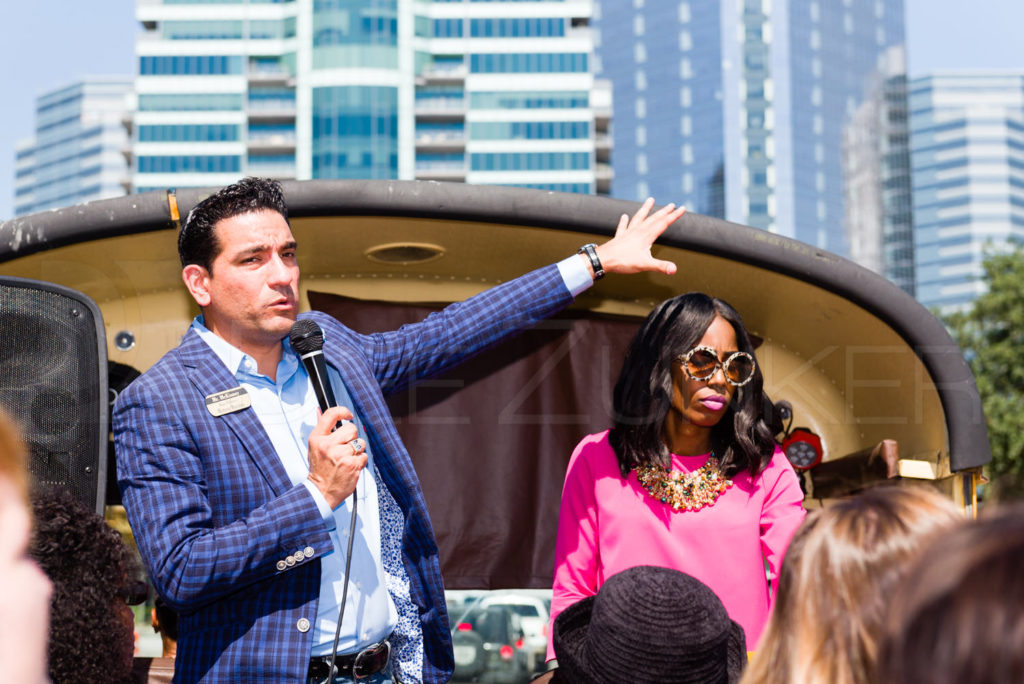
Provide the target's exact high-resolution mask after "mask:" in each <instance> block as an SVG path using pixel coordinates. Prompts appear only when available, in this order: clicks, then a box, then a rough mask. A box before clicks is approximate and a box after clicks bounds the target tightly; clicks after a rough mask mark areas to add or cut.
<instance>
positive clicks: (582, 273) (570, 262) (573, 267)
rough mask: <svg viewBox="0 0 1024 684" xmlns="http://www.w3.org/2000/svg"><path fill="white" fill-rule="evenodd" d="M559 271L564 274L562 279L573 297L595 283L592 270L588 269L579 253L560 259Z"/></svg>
mask: <svg viewBox="0 0 1024 684" xmlns="http://www.w3.org/2000/svg"><path fill="white" fill-rule="evenodd" d="M558 272H559V273H561V274H562V281H563V282H564V283H565V287H566V288H567V289H568V290H569V292H571V293H572V296H573V297H576V296H577V295H579V293H581V292H583V291H584V290H586V289H587V288H588V287H590V286H591V285H593V284H594V279H593V278H592V277H591V276H590V271H588V270H587V267H586V265H585V264H584V263H583V259H581V258H580V256H579V254H573V255H572V256H571V257H568V258H566V259H562V260H561V261H559V262H558Z"/></svg>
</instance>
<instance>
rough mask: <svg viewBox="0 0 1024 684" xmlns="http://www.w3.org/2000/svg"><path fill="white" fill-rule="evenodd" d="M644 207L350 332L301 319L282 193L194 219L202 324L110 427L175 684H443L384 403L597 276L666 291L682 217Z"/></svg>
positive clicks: (423, 547) (401, 466)
mask: <svg viewBox="0 0 1024 684" xmlns="http://www.w3.org/2000/svg"><path fill="white" fill-rule="evenodd" d="M652 206H653V201H651V200H648V201H647V202H646V203H644V205H643V206H642V207H641V209H640V210H639V211H638V212H637V213H636V214H635V215H634V216H633V217H632V218H631V219H630V218H629V217H627V216H623V217H622V219H621V221H620V223H619V226H618V229H617V231H616V235H615V237H614V238H612V239H611V240H609V241H608V242H606V243H605V244H603V245H600V246H594V245H588V246H586V247H585V248H584V249H581V251H580V254H579V255H573V256H572V257H570V258H568V259H566V260H565V261H563V262H560V263H559V264H556V265H552V266H548V267H546V268H542V269H540V270H538V271H534V272H533V273H530V274H527V275H525V276H523V277H521V278H518V279H516V280H514V281H511V282H509V283H506V284H503V285H500V286H498V287H495V288H492V289H490V290H487V291H486V292H483V293H481V294H479V295H476V296H474V297H472V298H470V299H468V300H466V301H465V302H461V303H456V304H452V305H450V306H449V307H447V308H445V309H444V310H443V311H440V312H438V313H436V314H433V315H431V316H430V317H428V318H427V319H425V320H424V321H422V322H420V323H417V324H414V325H409V326H404V327H403V328H401V329H399V330H397V331H394V332H390V333H378V334H374V335H361V334H357V333H355V332H354V331H352V330H350V329H348V328H346V327H345V326H343V325H341V324H340V323H338V322H337V321H335V320H334V319H333V318H331V317H329V316H327V315H325V314H322V313H319V312H311V313H308V314H303V315H302V316H298V295H299V286H298V285H299V269H298V263H297V260H296V248H297V246H296V244H295V240H294V238H293V237H292V233H291V229H290V227H289V224H288V219H287V216H288V214H287V208H286V206H285V203H284V199H283V196H282V193H281V190H280V187H279V186H278V185H277V183H275V182H273V181H266V180H262V179H253V178H250V179H245V180H243V181H241V182H239V183H237V184H235V185H232V186H228V187H227V188H224V189H223V190H221V191H219V192H218V193H216V194H214V195H212V196H211V197H209V198H207V199H206V200H204V201H203V202H201V203H200V204H199V205H197V206H196V208H195V209H193V211H192V212H191V213H190V214H189V217H188V220H187V221H186V222H185V225H184V226H183V227H182V230H181V234H180V235H179V240H178V249H179V255H180V256H181V260H182V266H183V270H182V277H183V280H184V282H185V285H186V287H187V288H188V289H189V292H190V293H191V294H192V296H193V297H194V298H195V300H196V302H197V303H198V304H199V306H200V308H201V310H202V315H201V316H199V317H197V318H196V320H195V321H194V322H193V324H192V326H191V328H190V329H189V331H188V332H187V334H186V335H185V337H184V339H183V340H182V342H181V344H180V345H179V346H178V347H177V348H175V349H173V350H171V351H170V352H168V353H167V354H166V355H165V356H164V357H163V358H162V359H161V360H160V361H158V362H157V363H156V364H155V365H154V366H153V367H152V368H151V369H150V370H149V371H147V372H146V373H145V374H144V375H143V376H142V377H140V378H139V379H137V380H136V381H135V382H133V383H132V384H131V385H130V386H129V387H128V388H127V389H126V390H125V391H124V392H122V393H121V395H120V396H119V397H118V400H117V403H116V405H115V407H114V416H113V421H114V435H115V446H116V453H117V471H118V482H119V485H120V488H121V492H122V497H123V501H124V505H125V509H126V510H127V513H128V518H129V521H130V523H131V526H132V530H133V531H134V533H135V537H136V540H137V541H138V544H139V550H140V551H141V553H142V558H143V560H144V562H145V564H146V567H147V569H148V571H149V573H150V577H151V578H152V581H153V583H154V585H155V586H156V589H157V591H158V592H159V593H160V595H161V596H163V597H164V599H165V600H166V601H167V603H168V604H169V605H170V606H171V607H173V608H174V609H175V610H177V611H178V612H179V614H180V624H179V642H178V655H177V663H176V672H175V681H179V682H199V681H204V682H226V681H231V682H274V683H275V684H276V683H279V682H314V681H317V682H319V681H332V682H347V681H351V679H352V678H353V677H358V678H360V679H365V680H366V681H368V682H405V683H407V684H412V683H418V682H430V683H440V682H446V681H448V680H449V679H450V677H451V673H452V670H453V657H452V646H451V637H450V633H449V627H448V618H447V613H446V610H445V600H444V587H443V583H442V579H441V572H440V564H439V560H438V549H437V544H436V542H435V539H434V534H433V530H432V528H431V524H430V519H429V516H428V515H427V510H426V504H425V502H424V499H423V492H422V490H421V488H420V485H419V481H418V479H417V477H416V473H415V472H414V470H413V467H412V463H411V461H410V459H409V455H408V453H407V451H406V449H405V446H404V445H403V444H402V442H401V440H400V439H399V436H398V433H397V431H396V429H395V425H394V423H393V421H392V419H391V416H390V414H389V412H388V410H387V406H386V404H385V396H386V395H388V394H389V393H391V392H395V391H397V390H400V389H403V388H405V387H406V386H408V385H409V384H411V383H414V382H416V381H417V380H419V379H421V378H424V377H428V376H431V375H436V374H437V373H440V372H443V371H444V370H446V369H447V368H450V367H451V366H452V365H454V364H457V363H459V362H461V361H463V360H465V359H466V358H468V357H469V356H471V355H473V354H475V353H477V352H478V351H480V350H481V349H483V348H485V347H487V346H490V345H492V344H494V343H496V342H498V341H500V340H501V339H503V338H505V337H507V336H509V335H511V334H514V333H515V332H517V331H519V330H522V329H524V328H527V327H529V326H531V325H533V324H535V323H537V322H538V321H540V320H542V319H543V318H545V317H547V316H550V315H551V314H553V313H555V312H556V311H558V310H560V309H561V308H563V307H564V306H566V305H567V304H569V303H570V302H571V301H572V298H573V296H574V295H575V294H577V293H578V292H580V291H582V290H583V289H585V288H586V287H588V286H589V285H590V284H591V283H592V282H593V280H594V279H596V278H599V277H600V276H601V275H603V272H614V273H636V272H640V271H648V270H657V271H661V272H664V273H669V274H671V273H673V272H674V271H675V266H674V265H673V264H671V263H669V262H664V261H659V260H656V259H654V258H652V257H651V254H650V247H651V245H652V244H653V242H654V240H655V239H656V238H657V237H658V236H659V235H660V234H661V233H662V231H664V229H665V228H666V227H667V226H668V225H670V224H671V223H673V222H674V221H675V220H676V219H677V218H679V217H680V216H681V215H682V213H683V211H684V210H683V209H682V208H679V209H675V208H674V207H673V205H669V206H667V207H664V208H662V209H660V210H659V211H657V212H655V213H653V214H652V213H650V210H651V208H652ZM602 269H603V270H602ZM297 318H310V319H312V320H314V321H315V322H316V323H318V324H319V325H320V327H321V328H322V330H323V332H324V338H325V345H324V354H325V358H326V362H327V367H328V378H329V380H330V384H331V385H332V387H333V389H334V392H335V393H336V395H337V399H338V404H339V407H336V408H332V409H330V410H328V411H326V412H323V414H322V415H320V414H319V411H318V408H317V402H316V398H315V394H314V392H313V390H312V386H311V383H310V380H309V376H308V374H307V372H306V370H305V369H304V368H303V365H302V363H300V362H299V361H298V358H297V354H296V353H295V352H294V351H293V350H292V348H291V345H290V343H289V340H288V332H289V330H290V329H291V326H292V324H293V323H294V322H295V320H296V319H297ZM339 421H343V424H342V425H341V426H340V427H337V429H334V428H335V426H336V425H338V423H339ZM364 471H365V475H363V476H362V477H360V474H361V473H363V472H364ZM353 494H355V496H353ZM355 501H358V503H355ZM353 506H357V507H358V518H356V517H351V518H350V514H351V513H352V508H353ZM350 519H351V520H358V525H355V526H354V527H353V528H352V529H353V530H354V534H352V535H351V536H352V540H351V542H352V543H353V544H354V545H353V547H352V548H353V551H352V554H351V559H348V558H347V556H348V553H347V546H348V542H349V536H350V534H349V520H350ZM346 560H350V561H351V573H350V574H349V575H346V572H345V570H344V568H345V561H346ZM346 577H348V583H347V584H346V583H345V581H344V579H345V578H346ZM343 605H345V606H347V607H346V608H345V609H344V612H343V613H342V615H343V618H342V619H341V624H340V626H339V624H338V622H339V608H341V607H342V606H343ZM336 631H337V632H338V634H337V636H336V634H335V633H336ZM332 653H333V654H337V655H336V656H335V657H333V658H332V657H331V654H332ZM332 662H333V664H334V665H335V667H336V672H337V674H336V675H335V676H334V677H330V676H329V675H330V671H329V669H328V668H329V664H330V663H332Z"/></svg>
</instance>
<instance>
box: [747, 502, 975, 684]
mask: <svg viewBox="0 0 1024 684" xmlns="http://www.w3.org/2000/svg"><path fill="white" fill-rule="evenodd" d="M962 521H963V514H962V512H961V511H960V510H959V509H958V508H957V507H956V506H955V505H954V504H953V502H952V501H950V500H949V499H947V498H945V497H943V496H941V495H940V494H938V493H937V492H935V491H932V490H929V489H925V488H922V487H897V486H883V487H876V488H874V489H871V490H868V491H866V492H864V493H862V494H859V495H857V496H854V497H850V498H848V499H843V500H841V501H838V502H836V503H834V504H831V505H829V506H826V507H825V508H822V509H819V510H817V511H813V512H812V513H811V514H810V515H808V516H807V519H806V520H805V521H804V523H803V525H802V526H801V527H800V528H799V529H798V530H797V532H796V534H794V535H793V540H792V541H791V542H790V545H789V548H788V549H787V551H786V558H785V561H784V562H783V564H782V570H781V571H780V573H779V581H778V590H777V593H776V600H775V606H774V609H773V611H772V615H771V618H770V619H769V621H768V625H767V626H766V627H765V631H764V633H763V634H762V636H761V641H760V643H759V644H758V646H757V649H756V651H755V652H754V656H753V659H752V661H751V665H750V667H749V669H748V671H747V673H746V675H745V676H744V679H743V683H744V684H754V683H756V684H764V683H767V682H773V683H774V682H782V683H787V682H792V683H797V682H799V683H800V684H863V683H865V682H868V681H870V677H871V673H872V670H873V668H874V662H875V658H876V657H877V651H878V634H879V632H880V630H881V626H882V621H883V619H884V615H885V607H886V604H887V603H888V602H889V601H890V600H892V592H893V589H894V586H895V585H896V584H897V583H898V582H899V580H900V579H901V578H902V577H903V575H904V574H906V572H907V570H908V569H909V566H910V563H911V562H912V561H913V560H914V558H915V557H916V556H917V554H918V553H919V552H920V550H921V549H922V548H923V547H924V546H925V545H926V544H927V543H928V542H930V541H931V540H932V539H933V538H935V537H936V536H937V535H938V534H940V533H942V532H943V531H945V530H949V529H950V528H952V527H954V526H955V525H956V524H957V523H958V522H962Z"/></svg>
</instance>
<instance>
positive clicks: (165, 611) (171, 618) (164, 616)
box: [153, 596, 178, 641]
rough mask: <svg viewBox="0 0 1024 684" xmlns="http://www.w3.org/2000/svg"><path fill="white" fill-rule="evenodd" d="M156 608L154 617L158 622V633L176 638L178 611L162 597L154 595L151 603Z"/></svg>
mask: <svg viewBox="0 0 1024 684" xmlns="http://www.w3.org/2000/svg"><path fill="white" fill-rule="evenodd" d="M153 607H154V608H155V609H156V619H157V620H158V621H159V622H160V633H161V634H163V635H164V636H166V637H167V638H168V639H173V640H174V641H177V640H178V613H177V612H176V611H175V610H174V609H173V608H171V607H170V606H169V605H167V604H166V603H165V602H164V600H163V599H162V598H160V597H159V596H157V597H156V602H155V603H154V604H153Z"/></svg>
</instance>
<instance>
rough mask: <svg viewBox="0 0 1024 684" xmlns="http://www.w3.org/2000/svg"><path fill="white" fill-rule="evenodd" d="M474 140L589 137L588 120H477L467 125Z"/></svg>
mask: <svg viewBox="0 0 1024 684" xmlns="http://www.w3.org/2000/svg"><path fill="white" fill-rule="evenodd" d="M469 135H470V137H471V138H473V139H474V140H568V139H580V138H589V137H590V122H589V121H478V122H474V123H471V124H470V125H469Z"/></svg>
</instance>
